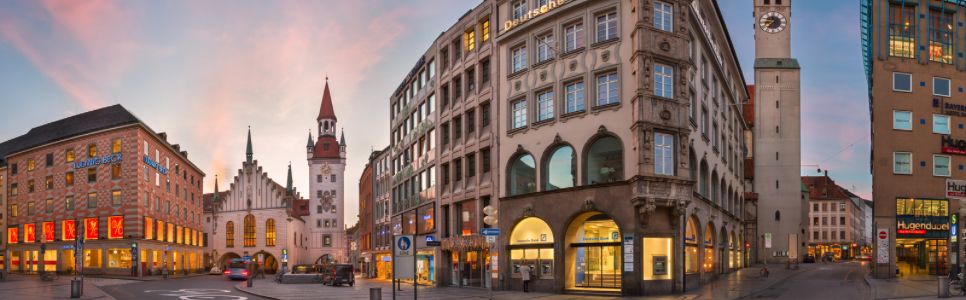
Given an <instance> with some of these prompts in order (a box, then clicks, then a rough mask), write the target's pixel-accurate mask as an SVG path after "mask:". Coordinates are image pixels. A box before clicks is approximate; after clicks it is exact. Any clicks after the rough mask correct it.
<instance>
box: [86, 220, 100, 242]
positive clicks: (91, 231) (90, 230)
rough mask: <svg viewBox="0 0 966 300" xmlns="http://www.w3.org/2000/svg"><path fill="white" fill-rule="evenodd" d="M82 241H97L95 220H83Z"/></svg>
mask: <svg viewBox="0 0 966 300" xmlns="http://www.w3.org/2000/svg"><path fill="white" fill-rule="evenodd" d="M84 239H87V240H96V239H97V218H87V219H84Z"/></svg>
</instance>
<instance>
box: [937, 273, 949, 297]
mask: <svg viewBox="0 0 966 300" xmlns="http://www.w3.org/2000/svg"><path fill="white" fill-rule="evenodd" d="M938 282H939V291H938V292H939V295H938V296H939V298H949V277H946V276H939V280H938Z"/></svg>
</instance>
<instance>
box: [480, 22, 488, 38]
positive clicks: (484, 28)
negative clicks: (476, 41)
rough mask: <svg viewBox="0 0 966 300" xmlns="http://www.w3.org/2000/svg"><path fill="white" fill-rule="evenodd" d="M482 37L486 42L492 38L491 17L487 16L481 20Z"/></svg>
mask: <svg viewBox="0 0 966 300" xmlns="http://www.w3.org/2000/svg"><path fill="white" fill-rule="evenodd" d="M480 38H481V40H482V41H484V42H486V41H489V40H490V19H489V18H486V19H483V21H480Z"/></svg>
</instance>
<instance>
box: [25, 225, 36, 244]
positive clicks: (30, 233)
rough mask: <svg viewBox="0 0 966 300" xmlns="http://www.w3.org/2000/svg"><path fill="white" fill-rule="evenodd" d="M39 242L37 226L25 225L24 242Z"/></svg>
mask: <svg viewBox="0 0 966 300" xmlns="http://www.w3.org/2000/svg"><path fill="white" fill-rule="evenodd" d="M36 241H37V225H36V224H23V242H24V243H27V244H29V243H33V242H36Z"/></svg>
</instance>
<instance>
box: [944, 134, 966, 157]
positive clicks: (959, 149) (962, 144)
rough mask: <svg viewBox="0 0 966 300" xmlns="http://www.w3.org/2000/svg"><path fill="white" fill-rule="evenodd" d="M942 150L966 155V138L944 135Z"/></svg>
mask: <svg viewBox="0 0 966 300" xmlns="http://www.w3.org/2000/svg"><path fill="white" fill-rule="evenodd" d="M942 152H943V153H947V154H958V155H966V140H960V139H957V138H953V137H951V136H948V135H944V136H943V137H942Z"/></svg>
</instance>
